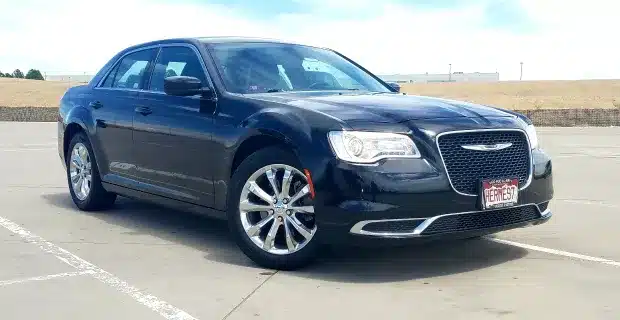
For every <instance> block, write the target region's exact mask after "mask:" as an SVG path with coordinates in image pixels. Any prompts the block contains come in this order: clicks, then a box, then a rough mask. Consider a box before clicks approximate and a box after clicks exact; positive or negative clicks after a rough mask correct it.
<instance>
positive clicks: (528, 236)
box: [0, 122, 620, 320]
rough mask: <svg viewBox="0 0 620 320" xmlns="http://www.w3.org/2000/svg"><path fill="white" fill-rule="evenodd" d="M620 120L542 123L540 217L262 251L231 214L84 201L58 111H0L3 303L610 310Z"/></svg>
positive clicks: (195, 314)
mask: <svg viewBox="0 0 620 320" xmlns="http://www.w3.org/2000/svg"><path fill="white" fill-rule="evenodd" d="M619 136H620V128H539V138H540V140H541V143H542V145H543V147H544V148H545V149H546V150H547V151H548V152H549V153H550V154H551V155H552V156H553V157H554V184H555V190H556V194H555V200H554V201H553V202H552V203H551V206H550V207H551V209H552V211H553V214H554V216H553V218H552V220H551V221H550V222H549V223H547V224H544V225H541V226H537V227H531V228H525V229H518V230H513V231H508V232H503V233H500V234H497V235H496V236H495V237H496V238H494V239H481V240H469V241H461V242H450V243H435V244H426V245H420V246H413V247H412V246H409V247H405V248H394V249H389V250H375V249H351V250H346V251H333V252H328V253H326V254H325V255H324V256H323V257H322V258H321V260H320V261H319V262H318V263H317V264H316V265H314V266H312V267H310V268H308V269H305V270H303V271H297V272H275V273H274V272H271V271H269V270H264V269H260V268H257V267H255V266H254V265H253V264H252V263H251V262H250V261H249V260H248V259H247V258H246V257H245V256H244V255H243V254H242V253H241V252H240V251H239V250H238V249H237V248H236V247H235V245H234V244H233V242H232V240H231V239H230V238H229V236H228V234H227V229H226V226H225V224H224V223H222V222H219V221H215V220H211V219H208V218H203V217H199V216H194V215H191V214H188V213H182V212H176V211H170V210H165V209H160V208H157V207H154V206H151V205H147V204H142V203H139V202H136V201H132V200H126V199H120V200H119V201H118V203H117V206H116V207H115V209H113V210H111V211H107V212H101V213H83V212H79V211H77V210H76V209H75V208H74V207H73V204H72V202H71V199H70V197H69V194H68V189H67V187H66V182H65V179H64V172H63V168H62V165H61V164H60V160H59V158H58V155H57V152H56V124H55V123H16V122H5V123H1V122H0V138H1V139H0V202H1V204H0V319H7V320H8V319H63V320H64V319H140V320H142V319H179V320H186V319H261V318H262V319H274V320H275V319H283V320H284V319H286V320H290V319H296V320H297V319H313V320H314V319H341V318H350V319H378V318H380V319H414V318H416V319H417V318H419V319H421V318H427V319H497V318H501V319H549V318H551V319H619V318H620V262H619V261H620V249H619V246H620V227H619V226H620V210H619V209H620V187H619V186H618V181H619V180H620V142H618V137H619Z"/></svg>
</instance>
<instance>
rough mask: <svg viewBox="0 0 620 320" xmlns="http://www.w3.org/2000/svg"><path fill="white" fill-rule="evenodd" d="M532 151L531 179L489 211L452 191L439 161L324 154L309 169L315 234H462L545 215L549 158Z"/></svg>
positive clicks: (332, 237) (331, 237)
mask: <svg viewBox="0 0 620 320" xmlns="http://www.w3.org/2000/svg"><path fill="white" fill-rule="evenodd" d="M532 159H533V170H532V179H531V183H530V184H529V185H528V186H527V187H525V188H524V189H522V190H520V192H519V202H518V204H517V206H515V207H512V208H508V209H502V210H491V211H483V210H482V209H481V208H480V205H479V203H480V201H479V197H477V196H468V195H463V194H459V193H457V192H456V191H454V190H453V188H452V186H451V185H450V182H449V179H448V176H447V174H446V172H445V169H444V168H443V164H442V163H441V162H440V161H436V162H435V161H433V160H432V159H394V160H386V161H384V162H382V163H380V164H378V165H374V166H359V165H351V164H347V163H343V162H340V161H337V160H329V161H326V162H325V163H324V164H323V165H321V169H319V170H315V173H316V174H313V176H312V179H313V183H314V186H315V192H316V196H315V218H316V222H317V225H318V227H319V230H320V231H319V232H317V237H319V238H321V239H322V240H323V241H324V242H328V243H334V242H341V241H345V242H349V241H354V242H363V241H364V240H378V239H384V240H385V239H390V240H397V239H441V238H468V237H473V236H479V235H485V234H490V233H495V232H499V231H504V230H508V229H513V228H519V227H526V226H531V225H537V224H541V223H545V222H547V221H548V220H549V219H550V218H551V211H550V210H549V209H548V204H549V201H550V200H551V199H552V198H553V181H552V166H551V159H550V158H549V156H548V155H547V154H545V153H544V152H543V151H542V150H533V151H532ZM510 210H512V211H510ZM439 224H441V226H439Z"/></svg>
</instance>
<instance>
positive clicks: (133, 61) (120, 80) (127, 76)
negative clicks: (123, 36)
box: [103, 49, 157, 89]
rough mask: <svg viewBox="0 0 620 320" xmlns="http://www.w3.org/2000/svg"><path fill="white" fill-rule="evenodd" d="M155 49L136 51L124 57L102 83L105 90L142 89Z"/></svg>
mask: <svg viewBox="0 0 620 320" xmlns="http://www.w3.org/2000/svg"><path fill="white" fill-rule="evenodd" d="M156 53H157V49H149V50H142V51H137V52H134V53H130V54H128V55H126V56H125V57H124V58H123V59H122V60H121V62H120V63H119V64H117V65H116V67H114V69H113V70H112V72H110V74H108V77H107V78H106V80H105V81H104V83H103V87H106V88H126V89H143V88H144V83H145V79H146V78H145V76H146V73H147V72H148V69H149V66H150V64H151V63H152V61H153V59H154V58H155V54H156Z"/></svg>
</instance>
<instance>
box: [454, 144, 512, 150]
mask: <svg viewBox="0 0 620 320" xmlns="http://www.w3.org/2000/svg"><path fill="white" fill-rule="evenodd" d="M511 146H512V143H510V142H508V143H496V144H467V145H463V146H461V148H463V149H467V150H475V151H496V150H502V149H506V148H510V147H511Z"/></svg>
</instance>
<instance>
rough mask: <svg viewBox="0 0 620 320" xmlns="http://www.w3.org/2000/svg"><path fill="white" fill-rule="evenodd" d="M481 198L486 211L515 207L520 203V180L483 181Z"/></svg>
mask: <svg viewBox="0 0 620 320" xmlns="http://www.w3.org/2000/svg"><path fill="white" fill-rule="evenodd" d="M480 196H481V200H482V201H481V202H482V208H483V209H484V210H487V209H496V208H505V207H510V206H514V205H515V204H517V202H518V201H519V179H516V178H508V179H490V180H483V181H482V188H481V195H480Z"/></svg>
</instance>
